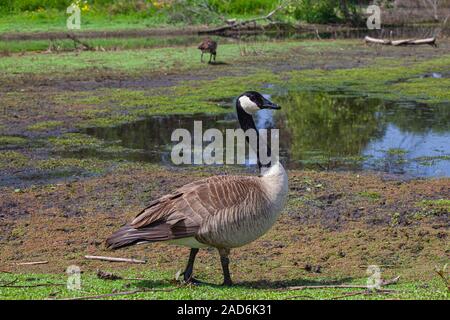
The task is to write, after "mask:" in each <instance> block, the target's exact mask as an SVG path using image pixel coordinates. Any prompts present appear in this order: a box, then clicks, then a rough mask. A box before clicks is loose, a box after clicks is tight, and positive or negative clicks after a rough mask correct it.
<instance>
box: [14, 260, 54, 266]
mask: <svg viewBox="0 0 450 320" xmlns="http://www.w3.org/2000/svg"><path fill="white" fill-rule="evenodd" d="M47 263H48V261H47V260H46V261H31V262H17V263H16V265H17V266H34V265H38V264H47Z"/></svg>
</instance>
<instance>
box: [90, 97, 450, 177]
mask: <svg viewBox="0 0 450 320" xmlns="http://www.w3.org/2000/svg"><path fill="white" fill-rule="evenodd" d="M272 98H273V100H275V101H276V102H277V103H279V104H280V105H281V106H282V111H277V112H273V111H271V110H263V111H260V112H259V113H258V115H257V116H256V125H257V127H258V128H279V129H280V153H281V154H280V156H281V158H282V161H283V162H285V163H286V164H287V166H288V167H289V168H314V169H326V170H356V171H361V170H375V171H382V172H387V173H395V174H405V175H408V176H416V177H441V176H450V105H449V104H441V105H426V104H419V103H414V102H387V101H382V100H379V99H368V98H363V97H348V96H343V95H337V94H329V93H305V92H296V91H293V92H287V93H284V94H283V95H279V96H276V97H275V96H274V97H272ZM194 120H195V121H199V120H201V121H202V123H203V128H202V129H203V132H204V131H205V130H206V129H209V128H217V129H219V130H220V131H222V132H223V133H224V132H225V130H226V129H230V128H231V129H234V128H238V122H237V119H236V116H235V114H234V110H233V108H232V104H230V113H228V114H225V115H205V114H199V115H188V116H187V115H179V116H158V117H151V118H147V119H144V120H140V121H137V122H134V123H129V124H125V125H122V126H118V127H113V128H89V129H87V130H86V132H87V133H88V134H90V135H93V136H96V137H98V138H101V139H104V140H107V141H120V142H119V144H120V145H122V146H124V147H127V148H130V149H134V150H136V152H135V153H132V154H122V155H121V154H118V155H116V156H117V157H119V158H121V157H122V158H125V159H129V160H140V161H149V162H156V163H162V164H164V165H169V166H171V165H172V163H171V159H170V151H171V147H172V146H174V145H175V144H176V143H177V142H172V141H171V135H172V132H173V130H175V129H177V128H185V129H188V130H189V131H190V132H193V127H194ZM207 144H208V143H204V145H207ZM224 145H225V144H224ZM96 156H99V155H98V154H97V155H96Z"/></svg>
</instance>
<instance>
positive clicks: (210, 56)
mask: <svg viewBox="0 0 450 320" xmlns="http://www.w3.org/2000/svg"><path fill="white" fill-rule="evenodd" d="M212 56H213V55H212V53H210V54H209V62H208V63H211V60H212Z"/></svg>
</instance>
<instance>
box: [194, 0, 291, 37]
mask: <svg viewBox="0 0 450 320" xmlns="http://www.w3.org/2000/svg"><path fill="white" fill-rule="evenodd" d="M289 3H290V1H287V2H286V3H283V4H281V5H279V6H278V7H276V8H275V9H274V10H272V11H271V12H269V13H268V14H266V15H265V16H262V17H257V18H253V19H248V20H243V21H240V22H236V21H235V20H229V22H228V23H227V25H225V26H222V27H218V28H214V29H208V30H202V31H199V34H211V33H222V32H224V31H227V30H239V29H240V28H242V27H244V26H246V25H249V24H252V23H253V24H255V25H256V23H257V22H258V21H261V20H269V21H270V22H272V16H273V15H274V14H275V13H277V12H278V11H280V10H282V9H284V8H285V7H286V6H287V5H288V4H289Z"/></svg>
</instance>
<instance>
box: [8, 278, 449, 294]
mask: <svg viewBox="0 0 450 320" xmlns="http://www.w3.org/2000/svg"><path fill="white" fill-rule="evenodd" d="M115 274H117V273H115ZM120 275H121V276H123V277H129V278H136V277H139V278H144V279H145V280H103V279H99V278H97V277H96V275H94V274H92V273H83V274H82V276H81V289H82V290H81V291H69V290H67V289H66V283H67V276H66V275H63V274H60V275H55V274H1V275H0V283H2V284H6V283H8V282H12V281H14V280H16V281H15V282H14V283H12V284H11V285H16V286H32V285H37V284H57V285H55V286H41V287H39V286H38V287H24V288H5V287H0V298H2V299H48V298H50V299H62V298H70V297H82V296H94V295H102V294H109V293H112V292H129V291H134V290H149V289H150V288H154V289H157V290H161V289H164V290H171V291H168V292H151V291H149V292H140V293H136V294H132V295H124V296H116V297H107V298H104V299H175V300H178V299H300V300H302V299H314V300H315V299H332V298H337V297H340V296H342V295H345V294H346V293H349V292H355V291H361V292H363V291H364V289H307V290H301V291H279V290H276V288H274V287H273V285H270V282H269V284H263V283H261V284H257V286H258V287H255V286H254V285H253V286H252V285H250V284H245V283H244V284H239V283H238V284H236V285H235V286H233V287H231V288H227V287H221V286H218V285H211V284H207V285H200V286H179V285H176V284H175V283H173V281H169V280H168V279H173V277H174V276H173V275H172V274H170V273H169V272H160V273H159V272H145V273H143V274H142V273H140V274H138V275H136V274H135V273H133V272H129V271H128V272H122V273H120ZM334 281H338V283H339V279H317V278H315V279H304V280H298V281H294V282H293V283H292V285H319V284H330V283H333V282H334ZM345 283H352V284H365V279H357V280H353V281H346V282H345ZM389 289H395V290H398V292H396V293H393V294H389V295H386V294H377V293H375V294H372V295H356V296H352V297H347V299H392V298H393V299H396V298H400V299H448V298H449V294H448V290H447V288H446V287H445V285H444V284H443V282H442V281H440V279H437V278H435V279H433V280H431V281H428V282H423V281H417V282H400V283H399V284H396V285H392V286H389Z"/></svg>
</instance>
